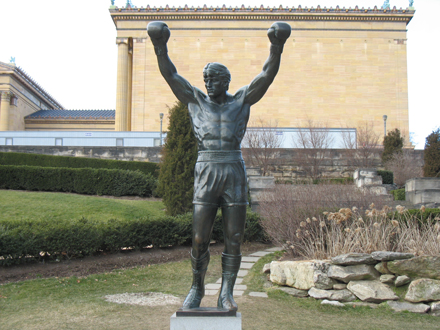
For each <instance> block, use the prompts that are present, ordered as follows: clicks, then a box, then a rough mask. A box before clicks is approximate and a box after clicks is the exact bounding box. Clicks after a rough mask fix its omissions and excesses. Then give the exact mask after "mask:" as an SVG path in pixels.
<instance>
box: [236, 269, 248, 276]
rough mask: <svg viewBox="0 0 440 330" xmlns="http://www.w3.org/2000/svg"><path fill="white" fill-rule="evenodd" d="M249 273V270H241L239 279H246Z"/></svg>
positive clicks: (238, 274)
mask: <svg viewBox="0 0 440 330" xmlns="http://www.w3.org/2000/svg"><path fill="white" fill-rule="evenodd" d="M248 273H249V272H248V271H247V270H239V271H238V273H237V276H238V277H245V276H246V275H247V274H248Z"/></svg>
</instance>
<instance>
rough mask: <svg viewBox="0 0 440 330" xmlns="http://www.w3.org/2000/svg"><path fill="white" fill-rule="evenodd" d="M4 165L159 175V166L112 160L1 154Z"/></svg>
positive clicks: (11, 153)
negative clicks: (125, 171)
mask: <svg viewBox="0 0 440 330" xmlns="http://www.w3.org/2000/svg"><path fill="white" fill-rule="evenodd" d="M0 164H2V165H28V166H41V167H70V168H86V167H89V168H107V169H116V170H130V171H136V170H138V171H141V172H142V173H144V174H151V175H153V176H154V177H156V178H157V177H158V175H159V165H158V164H156V163H149V162H135V161H132V162H127V161H122V160H112V159H96V158H82V157H68V156H50V155H40V154H27V153H18V152H0Z"/></svg>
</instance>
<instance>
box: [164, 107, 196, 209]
mask: <svg viewBox="0 0 440 330" xmlns="http://www.w3.org/2000/svg"><path fill="white" fill-rule="evenodd" d="M169 118H170V120H169V126H168V132H167V137H166V140H165V145H164V147H163V149H162V153H163V156H162V159H163V162H162V164H161V166H160V173H159V183H158V187H157V193H158V195H159V196H161V197H162V200H163V203H164V204H165V207H166V212H167V214H168V215H177V214H183V213H186V212H189V211H191V210H192V199H193V190H194V166H195V164H196V161H197V140H196V138H195V137H194V133H193V131H192V128H191V122H190V117H189V113H188V108H187V107H186V106H185V105H184V104H183V103H181V102H176V104H175V105H174V106H173V107H172V108H170V110H169Z"/></svg>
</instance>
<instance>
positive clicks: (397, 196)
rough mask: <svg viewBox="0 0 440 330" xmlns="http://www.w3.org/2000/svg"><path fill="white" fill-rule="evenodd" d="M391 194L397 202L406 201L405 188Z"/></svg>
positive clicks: (392, 191)
mask: <svg viewBox="0 0 440 330" xmlns="http://www.w3.org/2000/svg"><path fill="white" fill-rule="evenodd" d="M390 194H391V195H393V196H394V200H395V201H404V200H405V188H402V189H395V190H391V191H390Z"/></svg>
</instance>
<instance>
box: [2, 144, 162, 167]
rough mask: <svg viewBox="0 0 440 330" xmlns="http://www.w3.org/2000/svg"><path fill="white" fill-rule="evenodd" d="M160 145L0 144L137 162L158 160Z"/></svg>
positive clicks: (27, 150) (16, 148) (30, 150)
mask: <svg viewBox="0 0 440 330" xmlns="http://www.w3.org/2000/svg"><path fill="white" fill-rule="evenodd" d="M160 150H161V148H160V147H58V146H0V151H1V152H23V153H32V154H42V155H52V156H70V157H89V158H101V159H116V160H126V161H139V162H153V163H159V162H160V157H161V155H160Z"/></svg>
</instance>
